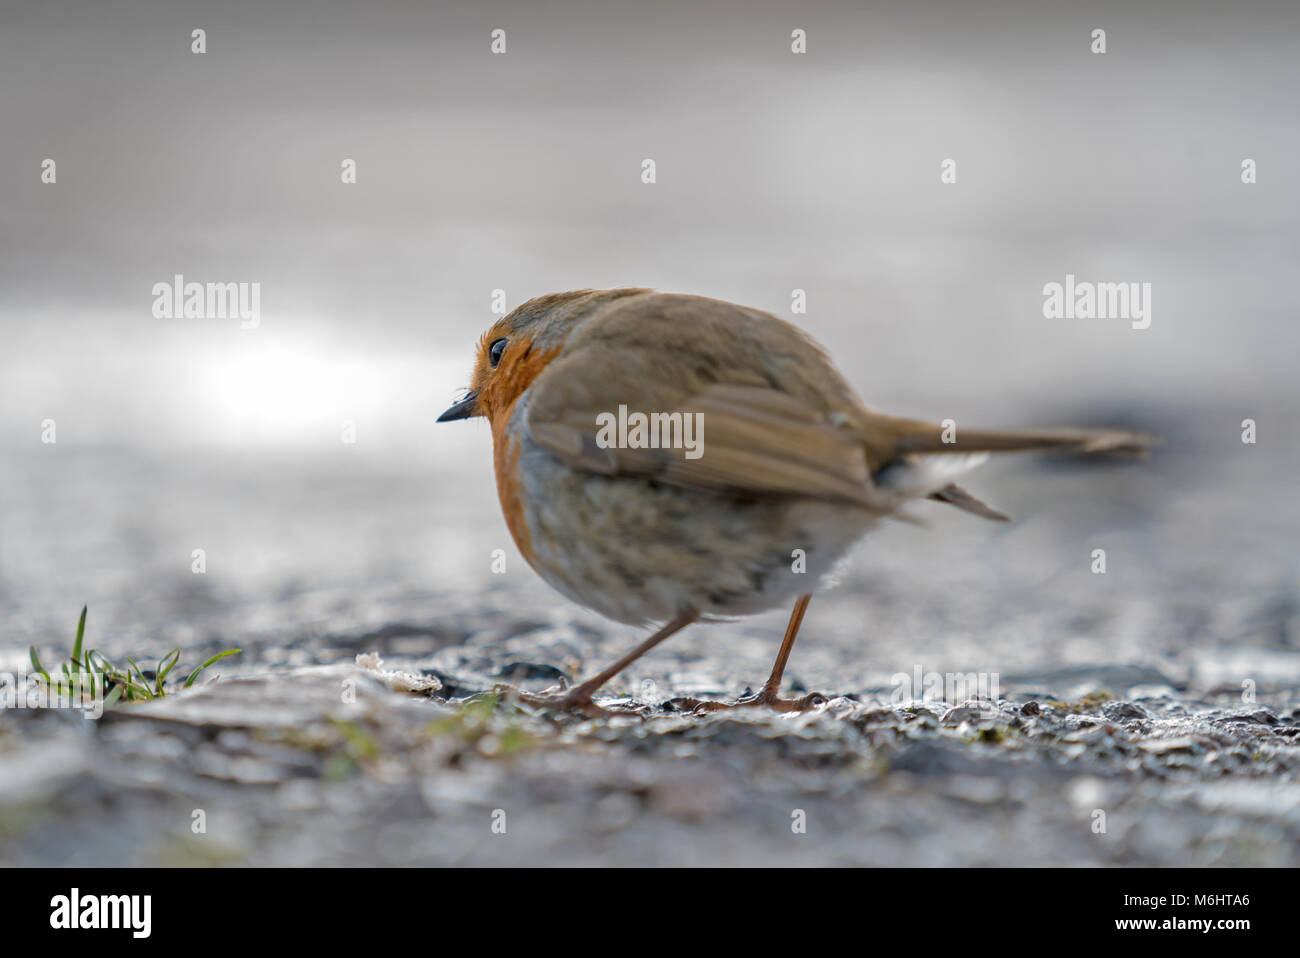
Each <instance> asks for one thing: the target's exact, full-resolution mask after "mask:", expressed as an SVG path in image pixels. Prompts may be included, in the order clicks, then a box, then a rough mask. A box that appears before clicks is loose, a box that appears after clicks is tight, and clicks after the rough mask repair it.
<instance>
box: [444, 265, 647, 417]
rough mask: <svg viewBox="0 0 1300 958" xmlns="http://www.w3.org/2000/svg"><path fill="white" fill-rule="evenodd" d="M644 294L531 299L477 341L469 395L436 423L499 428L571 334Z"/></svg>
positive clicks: (579, 293)
mask: <svg viewBox="0 0 1300 958" xmlns="http://www.w3.org/2000/svg"><path fill="white" fill-rule="evenodd" d="M645 292H649V291H648V290H644V289H597V290H592V289H579V290H572V291H570V292H567V293H551V294H549V295H547V296H539V297H537V298H536V299H530V300H529V301H528V302H526V303H524V304H523V305H522V306H520V307H519V308H518V309H516V310H515V311H514V312H512V313H511V314H510V315H508V316H503V317H502V318H501V319H498V320H497V321H496V322H495V323H493V324H492V325H491V327H489V329H488V331H487V332H486V333H484V334H483V336H482V338H480V339H479V342H478V347H477V350H476V353H475V357H474V372H473V374H472V375H471V377H470V386H469V391H468V392H467V393H466V394H465V397H464V398H463V399H461V400H459V401H458V402H456V403H454V404H453V405H452V406H451V408H450V409H448V410H447V411H446V412H444V413H443V414H442V415H441V416H439V417H438V422H450V421H451V420H454V419H469V418H470V417H472V416H486V417H487V419H488V421H489V422H492V423H496V422H497V419H498V417H500V416H503V415H508V414H509V411H510V410H511V409H512V408H513V407H514V404H515V402H516V401H517V400H518V399H519V397H520V396H521V395H523V392H524V390H526V389H527V388H528V387H529V386H530V385H531V384H532V382H533V380H535V379H536V378H537V377H538V376H539V375H541V372H542V370H544V369H545V368H546V366H547V365H548V364H550V363H551V362H553V361H554V360H555V359H556V358H558V357H559V356H560V354H561V353H563V352H564V347H565V344H566V343H567V342H568V340H569V337H570V335H571V334H572V333H573V331H574V330H575V329H576V328H577V327H578V326H579V325H581V323H582V322H583V320H585V319H588V318H589V317H591V316H592V315H594V314H595V313H596V312H597V311H598V310H599V309H600V308H601V307H603V306H605V305H606V304H607V303H610V302H613V301H614V300H618V299H622V298H623V297H625V296H629V295H635V294H638V293H645Z"/></svg>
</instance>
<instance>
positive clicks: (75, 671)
mask: <svg viewBox="0 0 1300 958" xmlns="http://www.w3.org/2000/svg"><path fill="white" fill-rule="evenodd" d="M86 608H87V607H86V606H82V607H81V617H80V618H79V619H78V620H77V635H76V638H74V639H73V640H72V654H71V655H70V656H69V657H68V660H67V661H66V662H61V663H59V670H58V672H57V674H56V675H55V676H53V677H51V675H50V673H49V671H47V670H46V668H45V666H43V665H42V664H41V658H40V655H39V654H38V653H37V651H36V646H34V645H33V646H32V647H31V658H32V668H33V669H35V670H36V673H37V674H38V675H39V676H40V677H41V679H42V680H43V681H44V682H45V685H46V687H47V688H49V689H50V690H51V691H54V692H57V693H58V694H59V695H67V696H73V695H77V694H82V695H89V696H91V697H92V698H93V697H95V695H96V694H98V693H102V694H103V695H104V706H105V707H106V708H107V707H108V706H111V705H113V704H115V703H116V702H118V701H119V700H120V701H123V702H145V701H148V700H149V699H156V698H161V697H162V696H164V695H166V694H167V685H166V681H167V676H168V675H170V674H171V672H172V670H173V669H175V668H176V665H177V663H178V662H180V658H181V650H180V647H179V646H177V647H176V648H174V649H172V650H171V651H170V652H168V653H167V654H166V655H164V656H163V657H162V658H161V659H159V660H158V665H157V667H156V668H154V669H153V670H152V671H151V672H149V671H146V670H144V669H142V668H140V666H139V665H138V664H136V661H135V660H134V659H132V658H129V657H128V658H127V660H126V663H127V664H126V666H125V667H123V666H120V665H115V664H114V663H113V662H111V661H110V660H109V659H108V658H107V657H106V656H105V655H104V654H103V653H102V652H100V651H99V650H98V649H87V650H86V651H85V654H84V655H83V653H82V647H83V644H84V642H85V638H86ZM242 651H243V650H242V649H229V650H227V651H225V652H221V653H218V654H217V655H214V656H212V658H210V659H208V660H207V661H206V662H204V663H203V664H202V665H200V666H199V667H198V668H196V669H195V670H194V671H193V672H190V673H189V674H188V675H187V676H186V677H185V681H184V682H182V683H180V687H181V688H186V689H188V688H190V687H191V686H192V685H193V684H194V682H195V680H196V679H197V678H198V677H199V676H200V675H201V674H203V671H204V670H205V669H207V668H208V667H209V666H211V665H213V664H214V663H216V662H219V661H221V660H222V659H224V658H226V657H227V656H231V655H239V654H240V653H241V652H242ZM77 676H85V681H84V682H82V681H81V680H80V679H78V678H77ZM172 690H173V691H175V683H173V686H172Z"/></svg>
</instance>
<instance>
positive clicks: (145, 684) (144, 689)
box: [126, 659, 157, 699]
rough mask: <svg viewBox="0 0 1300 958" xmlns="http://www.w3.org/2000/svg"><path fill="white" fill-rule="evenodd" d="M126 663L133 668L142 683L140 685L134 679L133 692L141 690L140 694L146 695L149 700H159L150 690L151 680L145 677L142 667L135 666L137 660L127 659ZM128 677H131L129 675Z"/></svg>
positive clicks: (132, 681)
mask: <svg viewBox="0 0 1300 958" xmlns="http://www.w3.org/2000/svg"><path fill="white" fill-rule="evenodd" d="M126 661H127V663H128V664H129V665H130V666H131V668H133V669H135V674H136V675H138V676H140V681H139V682H138V683H137V682H136V681H135V680H134V679H132V680H131V691H133V692H134V691H136V690H139V691H140V692H143V693H144V697H145V698H147V699H152V698H157V696H156V695H154V694H153V691H152V690H151V689H150V688H149V680H148V679H146V678H145V677H144V671H143V670H142V669H141V668H140V666H138V665H136V664H135V659H127V660H126ZM128 677H129V673H128Z"/></svg>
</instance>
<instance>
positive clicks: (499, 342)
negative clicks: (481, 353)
mask: <svg viewBox="0 0 1300 958" xmlns="http://www.w3.org/2000/svg"><path fill="white" fill-rule="evenodd" d="M509 343H510V340H508V339H494V340H492V345H491V346H489V347H488V364H489V365H490V366H491V367H492V368H493V369H496V368H497V363H499V362H501V354H502V353H504V352H505V351H506V346H507V345H508V344H509Z"/></svg>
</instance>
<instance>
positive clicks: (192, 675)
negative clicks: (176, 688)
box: [184, 649, 244, 688]
mask: <svg viewBox="0 0 1300 958" xmlns="http://www.w3.org/2000/svg"><path fill="white" fill-rule="evenodd" d="M243 651H244V650H243V649H229V650H227V651H225V652H219V653H218V654H216V655H214V656H213V657H212V658H210V659H208V660H207V661H206V662H204V663H203V664H202V665H200V666H199V667H198V668H197V669H195V670H194V671H193V672H191V673H190V675H189V678H187V679H186V680H185V686H184V687H185V688H189V687H190V686H191V685H193V684H194V680H195V679H197V678H198V677H199V673H200V672H202V671H203V670H204V669H206V668H207V667H208V666H209V665H211V664H212V663H213V662H220V661H221V660H222V659H224V658H225V657H226V656H228V655H239V654H240V653H241V652H243Z"/></svg>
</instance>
